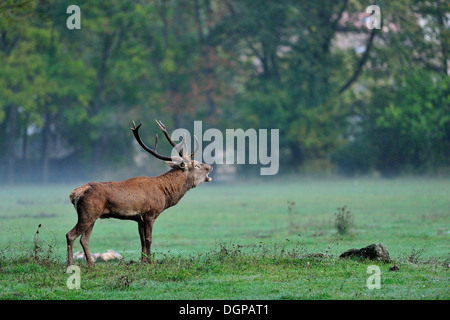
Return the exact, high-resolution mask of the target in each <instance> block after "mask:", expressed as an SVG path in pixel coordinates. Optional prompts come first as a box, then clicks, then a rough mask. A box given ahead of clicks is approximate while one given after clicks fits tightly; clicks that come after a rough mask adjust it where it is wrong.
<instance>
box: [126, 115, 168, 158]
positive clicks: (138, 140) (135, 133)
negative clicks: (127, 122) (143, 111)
mask: <svg viewBox="0 0 450 320" xmlns="http://www.w3.org/2000/svg"><path fill="white" fill-rule="evenodd" d="M141 125H142V123H140V124H139V125H138V126H137V127H136V124H135V123H134V121H133V127H132V128H131V131H133V135H134V137H135V138H136V141H137V142H138V143H139V145H140V146H141V147H142V148H143V149H144V150H145V151H147V152H149V153H150V154H152V155H153V156H155V157H156V158H158V159H160V160H164V161H173V159H172V158H171V157H166V156H163V155H161V154H159V153H158V152H157V151H156V149H157V147H158V135H156V143H155V148H154V149H151V148H149V147H147V146H146V145H145V144H144V142H142V140H141V137H140V136H139V128H140V127H141Z"/></svg>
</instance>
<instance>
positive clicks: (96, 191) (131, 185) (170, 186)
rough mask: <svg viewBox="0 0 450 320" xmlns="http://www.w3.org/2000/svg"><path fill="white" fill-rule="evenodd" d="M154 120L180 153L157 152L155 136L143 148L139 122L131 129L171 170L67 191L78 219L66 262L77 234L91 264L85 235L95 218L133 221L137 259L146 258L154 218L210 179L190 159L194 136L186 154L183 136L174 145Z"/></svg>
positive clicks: (204, 168)
mask: <svg viewBox="0 0 450 320" xmlns="http://www.w3.org/2000/svg"><path fill="white" fill-rule="evenodd" d="M155 121H156V123H157V124H158V126H159V128H160V129H161V130H162V132H163V133H164V135H165V136H166V138H167V140H168V141H169V142H170V144H171V145H172V146H173V147H175V148H176V150H177V151H178V153H179V155H180V156H179V157H178V156H176V157H167V156H163V155H161V154H159V153H158V151H157V147H158V135H156V142H155V147H154V148H153V149H151V148H149V147H147V146H146V145H145V144H144V143H143V142H142V140H141V138H140V137H139V132H138V130H139V127H140V126H141V125H138V126H137V127H136V125H135V124H134V122H133V128H131V130H132V131H133V134H134V137H135V138H136V140H137V142H138V143H139V145H140V146H141V147H142V148H143V149H144V150H146V151H147V152H149V153H150V154H152V155H153V156H155V157H156V158H158V159H160V160H164V161H166V163H167V164H168V165H169V166H170V167H171V168H172V169H171V170H170V171H168V172H166V173H164V174H162V175H160V176H158V177H135V178H131V179H128V180H125V181H118V182H90V183H88V184H85V185H83V186H81V187H78V188H76V189H74V190H73V191H72V192H71V193H70V201H71V202H72V204H73V206H74V207H75V210H76V211H77V214H78V222H77V224H76V225H75V227H74V228H73V229H72V230H70V231H69V232H68V233H67V235H66V239H67V259H68V260H67V262H68V264H69V265H72V264H73V242H74V241H75V239H76V238H78V236H80V235H81V239H80V242H81V246H82V247H83V250H84V253H85V257H86V259H87V263H88V265H89V266H93V262H92V258H91V255H90V253H89V237H90V236H91V232H92V228H93V227H94V223H95V221H96V220H97V219H98V218H100V219H104V218H117V219H122V220H134V221H136V222H137V223H138V230H139V236H140V238H141V246H142V257H141V261H146V260H149V259H150V247H151V245H152V229H153V223H154V222H155V219H156V218H157V217H158V216H159V215H160V213H161V212H163V211H164V210H165V209H167V208H169V207H171V206H174V205H176V204H177V203H178V201H180V199H181V198H182V197H183V196H184V194H185V193H186V192H187V191H188V190H189V189H192V188H195V187H196V186H198V185H199V184H201V183H203V182H209V181H211V180H212V179H211V178H210V177H209V176H208V174H209V173H210V172H211V171H212V167H211V166H210V165H208V164H204V163H201V162H198V161H196V160H193V157H194V154H195V152H196V151H197V150H198V146H199V143H198V140H197V138H196V137H195V136H194V138H195V140H196V143H197V147H196V150H195V151H194V152H193V153H192V154H191V155H189V154H187V147H186V141H185V137H183V141H182V142H181V143H179V144H178V145H177V144H176V143H175V142H173V141H172V139H171V138H170V136H169V134H168V133H167V130H166V127H165V126H164V124H163V123H162V122H161V121H157V120H155Z"/></svg>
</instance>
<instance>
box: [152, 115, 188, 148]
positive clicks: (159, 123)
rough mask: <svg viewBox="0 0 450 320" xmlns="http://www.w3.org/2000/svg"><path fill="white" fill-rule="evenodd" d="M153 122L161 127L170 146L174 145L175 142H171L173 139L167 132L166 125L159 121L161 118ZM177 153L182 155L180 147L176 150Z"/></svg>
mask: <svg viewBox="0 0 450 320" xmlns="http://www.w3.org/2000/svg"><path fill="white" fill-rule="evenodd" d="M155 122H156V124H157V125H158V127H159V128H160V129H161V131H162V132H163V133H164V136H165V137H166V139H167V141H169V143H170V144H171V145H172V147H176V146H177V144H176V143H175V142H173V140H172V139H171V138H170V135H169V133H168V132H167V129H166V126H165V125H164V124H163V123H162V122H161V120H156V119H155ZM177 150H178V149H177ZM178 154H179V155H180V157H182V156H183V153H182V152H181V149H180V150H178Z"/></svg>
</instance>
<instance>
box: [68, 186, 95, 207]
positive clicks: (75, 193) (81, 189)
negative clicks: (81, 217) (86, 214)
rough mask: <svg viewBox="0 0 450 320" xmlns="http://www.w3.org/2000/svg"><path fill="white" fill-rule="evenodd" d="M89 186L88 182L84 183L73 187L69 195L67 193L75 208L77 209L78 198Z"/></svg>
mask: <svg viewBox="0 0 450 320" xmlns="http://www.w3.org/2000/svg"><path fill="white" fill-rule="evenodd" d="M89 188H91V186H90V185H89V184H85V185H84V186H81V187H78V188H76V189H73V191H72V192H71V193H70V195H69V198H70V202H72V204H73V206H74V207H75V209H77V203H78V200H80V198H81V196H83V194H84V193H85V192H86V190H88V189H89Z"/></svg>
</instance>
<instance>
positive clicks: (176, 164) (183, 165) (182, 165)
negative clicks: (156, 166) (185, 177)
mask: <svg viewBox="0 0 450 320" xmlns="http://www.w3.org/2000/svg"><path fill="white" fill-rule="evenodd" d="M165 163H166V164H167V165H168V166H169V167H171V168H177V167H178V168H180V169H182V170H183V171H185V170H186V169H187V166H186V163H185V162H184V161H181V160H180V161H176V160H175V161H165Z"/></svg>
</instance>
